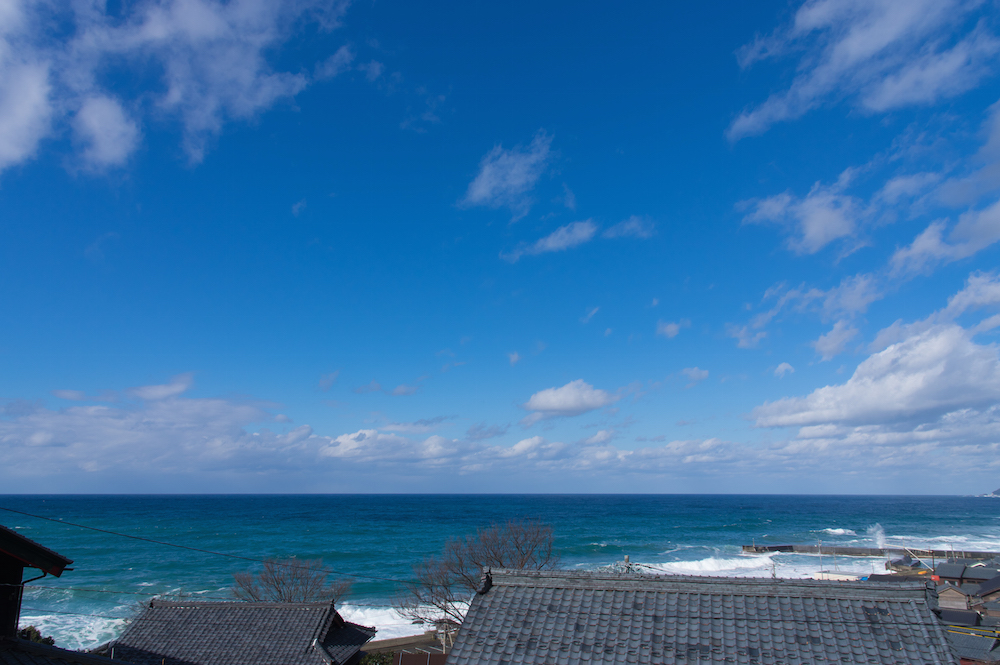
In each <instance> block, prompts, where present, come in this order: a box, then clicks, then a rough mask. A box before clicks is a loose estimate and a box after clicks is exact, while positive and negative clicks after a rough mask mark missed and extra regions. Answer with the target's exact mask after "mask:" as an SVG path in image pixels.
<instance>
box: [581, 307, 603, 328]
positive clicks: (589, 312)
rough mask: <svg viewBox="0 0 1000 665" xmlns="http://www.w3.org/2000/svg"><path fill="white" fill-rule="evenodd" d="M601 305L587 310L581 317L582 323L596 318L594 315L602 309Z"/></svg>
mask: <svg viewBox="0 0 1000 665" xmlns="http://www.w3.org/2000/svg"><path fill="white" fill-rule="evenodd" d="M600 309H601V308H600V307H592V308H590V309H588V310H587V313H586V314H584V315H583V316H582V317H580V323H584V324H586V323H590V320H591V319H592V318H594V315H595V314H597V312H599V311H600Z"/></svg>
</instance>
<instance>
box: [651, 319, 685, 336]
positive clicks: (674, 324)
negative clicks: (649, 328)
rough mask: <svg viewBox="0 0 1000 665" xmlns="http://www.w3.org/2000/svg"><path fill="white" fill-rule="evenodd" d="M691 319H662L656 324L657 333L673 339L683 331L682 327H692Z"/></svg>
mask: <svg viewBox="0 0 1000 665" xmlns="http://www.w3.org/2000/svg"><path fill="white" fill-rule="evenodd" d="M690 327H691V321H689V320H688V319H681V320H680V321H660V322H658V323H657V324H656V334H657V335H663V336H664V337H666V338H668V339H673V338H674V337H677V336H678V335H679V334H680V333H681V329H682V328H690Z"/></svg>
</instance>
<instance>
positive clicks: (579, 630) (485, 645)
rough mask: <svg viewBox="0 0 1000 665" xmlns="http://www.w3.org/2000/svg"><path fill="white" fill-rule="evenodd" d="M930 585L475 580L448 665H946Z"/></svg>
mask: <svg viewBox="0 0 1000 665" xmlns="http://www.w3.org/2000/svg"><path fill="white" fill-rule="evenodd" d="M937 609H938V605H937V591H936V588H935V585H934V584H933V583H932V582H930V581H927V582H893V583H883V582H830V581H818V580H783V579H727V578H712V577H680V576H659V575H641V574H634V573H603V572H580V571H512V570H496V571H492V572H487V573H486V574H484V579H483V585H482V588H481V589H480V591H479V592H478V593H477V594H476V595H475V597H474V598H473V601H472V604H471V606H470V608H469V612H468V614H467V615H466V618H465V621H464V622H463V624H462V626H461V628H460V629H459V632H458V636H457V637H456V640H455V646H454V649H453V650H452V652H451V654H450V655H449V657H448V665H501V664H503V663H511V664H514V663H517V664H519V665H545V664H550V663H552V664H556V663H560V664H561V663H567V664H569V663H589V664H590V665H603V664H605V663H608V664H610V663H638V664H645V663H650V664H652V663H760V664H764V663H770V664H776V663H785V664H788V665H791V664H793V663H795V664H803V665H804V664H807V663H808V664H813V663H845V662H846V663H936V664H939V663H948V664H953V663H956V662H957V659H956V658H955V656H954V655H953V652H952V649H951V646H950V644H949V642H948V639H947V637H946V636H945V630H944V628H943V627H942V625H941V624H940V623H939V621H938V618H937V616H936V615H935V613H934V611H935V610H937Z"/></svg>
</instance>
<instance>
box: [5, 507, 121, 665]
mask: <svg viewBox="0 0 1000 665" xmlns="http://www.w3.org/2000/svg"><path fill="white" fill-rule="evenodd" d="M71 563H73V561H72V560H70V559H67V558H66V557H64V556H63V555H61V554H58V553H56V552H53V551H52V550H50V549H49V548H47V547H45V546H44V545H40V544H38V543H36V542H35V541H33V540H31V539H30V538H26V537H24V536H22V535H21V534H19V533H17V532H16V531H14V530H13V529H9V528H7V527H5V526H0V665H107V659H105V658H100V657H98V656H92V655H90V654H86V653H80V652H79V651H70V650H69V649H60V648H59V647H55V646H49V645H46V644H37V643H35V642H29V641H28V640H24V639H21V638H19V637H18V636H17V628H18V621H19V620H20V616H21V599H22V597H23V596H24V585H25V583H26V582H31V581H33V580H36V579H39V578H41V577H45V576H46V575H54V576H56V577H59V576H61V575H62V574H63V571H66V570H72V569H71V568H68V567H67V566H69V564H71ZM25 568H34V569H35V570H37V571H38V572H39V573H41V574H40V575H35V576H33V577H31V578H29V579H27V580H25V579H24V569H25Z"/></svg>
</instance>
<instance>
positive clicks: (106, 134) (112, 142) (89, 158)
mask: <svg viewBox="0 0 1000 665" xmlns="http://www.w3.org/2000/svg"><path fill="white" fill-rule="evenodd" d="M73 129H74V131H75V132H76V136H77V140H78V141H79V142H80V143H81V144H82V145H83V146H84V148H83V150H82V152H81V157H82V158H83V160H84V162H85V163H86V165H87V166H88V167H89V168H91V169H95V170H100V169H104V168H108V167H112V166H122V165H123V164H125V162H126V161H127V160H128V158H129V156H130V155H131V154H132V152H133V151H134V150H135V148H136V146H137V145H138V143H139V127H138V126H137V125H136V123H135V121H134V120H132V119H131V118H129V117H128V115H127V114H126V113H125V110H124V109H123V108H122V106H121V104H120V103H119V102H118V101H117V100H115V99H112V98H111V97H106V96H103V95H100V96H94V97H88V98H87V99H85V100H84V102H83V104H82V105H81V106H80V110H79V111H77V113H76V117H75V118H74V119H73Z"/></svg>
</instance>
